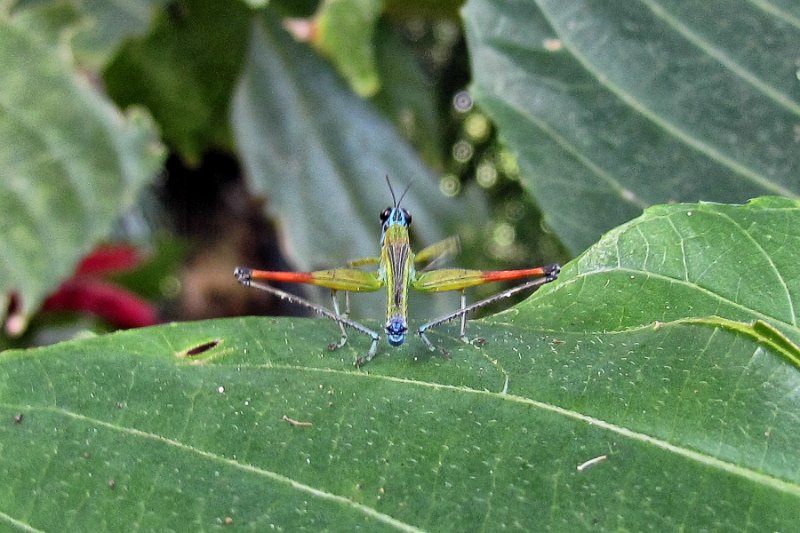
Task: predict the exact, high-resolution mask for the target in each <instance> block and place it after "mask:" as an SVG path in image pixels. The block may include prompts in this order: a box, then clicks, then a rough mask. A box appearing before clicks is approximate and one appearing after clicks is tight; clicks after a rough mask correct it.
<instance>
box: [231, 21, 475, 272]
mask: <svg viewBox="0 0 800 533" xmlns="http://www.w3.org/2000/svg"><path fill="white" fill-rule="evenodd" d="M232 125H233V130H234V133H235V136H236V140H237V146H238V148H239V151H240V154H241V156H242V160H243V162H244V166H245V169H246V172H247V175H248V178H249V181H250V183H251V186H252V188H253V189H254V190H255V191H257V192H259V193H263V194H264V195H265V196H266V197H267V198H268V201H269V204H268V205H267V208H268V210H269V211H270V212H271V213H272V214H273V215H277V218H278V220H279V223H280V228H281V230H282V231H283V232H284V234H285V235H286V236H288V238H287V239H286V242H287V243H290V244H291V248H290V249H289V250H288V252H289V253H290V257H291V259H292V260H293V262H294V263H295V264H296V265H297V266H298V267H299V268H300V269H303V270H307V269H312V268H320V267H326V268H327V267H330V266H332V265H333V266H340V265H343V264H344V263H345V262H346V261H348V260H350V259H354V258H359V257H374V256H376V255H378V253H379V246H380V244H379V235H380V222H379V219H378V215H379V214H380V212H381V211H382V210H383V209H384V208H385V207H387V206H389V205H391V203H392V200H391V195H390V192H389V189H388V187H387V185H386V180H385V176H386V175H387V174H388V175H389V177H390V178H391V179H392V182H393V184H394V189H395V192H396V194H397V195H398V197H399V195H400V194H401V193H402V191H403V190H404V189H405V188H406V186H408V185H409V184H411V188H410V189H409V191H408V193H407V194H406V196H405V197H404V200H403V205H404V206H405V207H406V208H407V209H408V210H409V211H410V212H411V213H412V215H413V219H414V222H413V226H412V231H413V236H414V237H415V243H416V244H415V245H416V247H417V249H419V248H422V247H424V246H426V245H428V244H432V243H433V242H435V241H437V240H439V239H443V238H445V237H448V236H450V235H453V234H459V233H462V232H461V231H459V229H461V228H462V227H464V226H470V227H474V226H476V225H480V224H481V223H482V222H485V221H486V219H487V218H486V217H487V215H486V208H485V206H484V203H483V201H482V200H481V199H480V198H479V195H478V194H475V191H468V192H469V194H464V195H462V196H460V197H459V198H456V199H452V198H446V197H445V196H444V195H443V194H442V193H440V192H439V191H438V190H437V189H438V188H437V182H436V180H435V179H434V177H433V175H432V174H431V172H430V171H429V170H428V169H427V168H426V167H425V165H424V164H423V163H422V161H421V160H420V158H419V156H418V155H417V154H416V153H415V152H414V151H413V150H412V148H411V147H410V145H409V143H408V142H407V141H406V140H405V139H404V138H403V137H402V136H401V135H400V134H399V133H398V132H397V130H396V129H395V128H394V126H393V125H392V124H391V123H390V122H389V121H388V120H387V119H386V118H384V117H383V116H382V115H381V114H380V113H379V112H378V111H377V109H375V107H374V106H373V105H372V104H371V103H369V102H366V101H364V100H361V99H360V98H358V97H357V96H356V95H355V94H353V93H352V91H351V90H350V89H349V88H348V86H347V84H346V83H345V82H344V81H343V80H342V79H341V78H340V77H339V76H338V75H337V74H336V73H335V71H334V70H333V68H332V67H331V66H330V65H329V64H328V63H326V62H325V61H324V60H323V59H321V58H320V57H319V56H318V55H317V54H316V53H315V52H314V51H313V50H312V49H311V48H310V47H309V46H307V45H305V44H301V43H297V42H295V41H294V40H293V39H292V38H291V37H290V36H289V34H288V33H287V32H286V31H285V30H284V29H283V28H282V27H281V26H280V24H279V21H278V20H277V18H276V17H275V16H274V14H273V13H272V12H270V11H267V12H266V13H265V14H264V15H263V16H262V17H260V18H259V20H258V21H257V22H256V23H255V24H254V26H253V31H252V38H251V41H250V47H249V53H248V57H247V59H246V62H245V67H244V71H243V73H242V76H241V79H240V83H239V86H238V88H237V91H236V95H235V97H234V104H233V113H232Z"/></svg>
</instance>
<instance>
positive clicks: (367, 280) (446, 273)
mask: <svg viewBox="0 0 800 533" xmlns="http://www.w3.org/2000/svg"><path fill="white" fill-rule="evenodd" d="M386 182H387V184H388V185H389V192H390V193H391V195H392V206H390V207H387V208H386V209H384V210H383V211H382V212H381V214H380V222H381V239H380V244H381V255H380V257H368V258H364V259H357V260H355V261H351V262H350V263H349V265H348V267H347V268H334V269H331V270H317V271H314V272H276V271H266V270H254V269H251V268H246V267H236V269H235V270H234V276H236V278H237V279H238V280H239V283H241V284H242V285H246V286H252V287H256V288H258V289H261V290H264V291H267V292H269V293H272V294H274V295H276V296H278V297H280V298H283V299H285V300H288V301H291V302H294V303H297V304H299V305H302V306H305V307H308V308H310V309H312V310H313V311H315V312H317V313H319V314H320V315H323V316H325V317H328V318H330V319H331V320H334V321H335V322H336V323H337V324H338V325H339V330H340V332H341V337H340V338H339V342H337V343H334V344H331V345H330V348H331V349H336V348H341V347H342V346H344V345H345V343H346V342H347V331H346V329H345V328H352V329H354V330H355V331H358V332H360V333H363V334H364V335H367V336H368V337H370V339H371V340H372V343H371V344H370V347H369V351H368V352H367V353H366V355H364V356H360V357H358V358H356V361H355V365H356V366H357V367H360V366H362V365H363V364H365V363H367V362H369V361H370V360H371V359H372V358H373V357H375V354H376V353H377V350H378V341H379V340H380V334H378V332H377V331H374V330H372V329H370V328H368V327H366V326H364V325H363V324H361V323H359V322H356V321H354V320H352V319H351V318H350V317H349V307H350V306H349V293H350V292H372V291H377V290H379V289H381V288H384V287H385V288H386V291H387V295H386V324H385V326H384V331H385V334H386V339H387V340H388V341H389V344H390V345H392V346H400V345H401V344H403V342H405V340H406V335H407V334H408V319H407V315H408V312H407V311H408V289H409V288H412V289H414V290H417V291H421V292H443V291H461V306H460V308H459V309H458V310H457V311H454V312H452V313H448V314H446V315H443V316H440V317H438V318H436V319H434V320H431V321H429V322H426V323H424V324H422V325H421V326H419V327H418V328H417V331H416V333H417V335H419V337H420V338H421V339H422V341H423V342H424V343H425V345H426V346H427V347H428V349H430V350H431V351H434V350H436V348H435V346H434V345H433V343H432V342H431V341H430V340H429V339H428V337H427V335H426V333H427V332H428V330H430V329H431V328H434V327H436V326H439V325H441V324H443V323H445V322H449V321H450V320H454V319H456V318H460V319H461V329H460V338H461V340H463V341H465V342H469V340H468V339H467V336H466V318H467V314H468V313H469V312H471V311H474V310H475V309H478V308H480V307H483V306H485V305H488V304H490V303H492V302H495V301H497V300H500V299H502V298H507V297H509V296H511V295H512V294H515V293H517V292H520V291H523V290H525V289H530V288H536V287H539V286H541V285H544V284H545V283H549V282H551V281H553V280H555V279H556V278H557V277H558V274H559V272H560V270H561V267H560V266H559V265H557V264H552V265H547V266H542V267H536V268H528V269H523V270H468V269H463V268H442V269H434V268H432V267H433V266H435V265H436V264H437V263H439V262H440V261H441V260H443V259H444V258H446V257H448V256H450V255H453V254H455V253H456V252H457V251H458V249H459V245H458V239H457V238H456V237H450V238H447V239H445V240H443V241H440V242H437V243H435V244H432V245H431V246H428V247H427V248H423V249H422V250H420V251H419V253H417V254H414V252H413V251H412V250H411V245H410V242H409V233H408V231H409V227H410V226H411V213H409V212H408V211H407V210H406V209H405V208H403V207H401V205H400V204H401V202H402V201H403V198H404V197H405V195H406V193H407V192H408V189H409V187H406V189H405V190H404V191H403V193H402V194H401V195H400V197H399V198H397V197H396V196H395V193H394V189H392V184H391V182H390V181H389V177H388V176H387V177H386ZM374 265H377V270H374V271H369V270H361V269H360V268H359V267H364V266H374ZM420 265H427V266H425V267H424V268H422V269H420V270H418V269H417V266H420ZM525 278H535V279H532V280H529V281H526V282H525V283H522V284H521V285H518V286H516V287H513V288H511V289H508V290H506V291H503V292H500V293H498V294H496V295H494V296H490V297H489V298H486V299H484V300H480V301H478V302H475V303H472V304H470V305H467V301H466V295H465V293H464V289H466V288H467V287H472V286H475V285H481V284H483V283H489V282H492V281H502V280H515V279H525ZM268 281H281V282H293V283H305V284H309V285H317V286H320V287H326V288H328V289H330V290H331V301H332V307H333V309H332V310H331V309H328V308H326V307H323V306H321V305H318V304H315V303H312V302H310V301H308V300H306V299H304V298H301V297H299V296H296V295H294V294H289V293H287V292H284V291H282V290H280V289H276V288H275V287H272V286H270V285H268V284H266V283H264V282H268ZM339 291H342V292H344V293H345V312H344V313H342V312H341V311H340V310H339V302H338V299H337V297H336V296H337V292H339Z"/></svg>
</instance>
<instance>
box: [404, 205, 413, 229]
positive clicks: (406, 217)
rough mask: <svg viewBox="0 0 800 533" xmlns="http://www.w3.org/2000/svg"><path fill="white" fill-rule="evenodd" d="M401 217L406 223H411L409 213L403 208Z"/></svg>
mask: <svg viewBox="0 0 800 533" xmlns="http://www.w3.org/2000/svg"><path fill="white" fill-rule="evenodd" d="M403 217H405V219H406V224H408V225H409V226H410V225H411V213H409V212H408V211H406V210H405V209H403Z"/></svg>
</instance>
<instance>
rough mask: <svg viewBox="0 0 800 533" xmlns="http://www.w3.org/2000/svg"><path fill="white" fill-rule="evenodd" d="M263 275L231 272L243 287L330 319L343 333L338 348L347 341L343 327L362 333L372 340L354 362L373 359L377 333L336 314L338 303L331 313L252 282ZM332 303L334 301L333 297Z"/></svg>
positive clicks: (237, 268)
mask: <svg viewBox="0 0 800 533" xmlns="http://www.w3.org/2000/svg"><path fill="white" fill-rule="evenodd" d="M265 274H266V273H265V272H264V271H254V270H252V269H249V268H245V267H236V269H235V270H234V271H233V275H234V276H236V279H237V280H238V281H239V283H241V284H242V285H245V286H248V287H255V288H257V289H261V290H262V291H266V292H268V293H271V294H274V295H275V296H277V297H279V298H281V299H283V300H286V301H289V302H292V303H296V304H298V305H302V306H304V307H307V308H308V309H311V310H312V311H314V312H315V313H317V314H320V315H322V316H324V317H326V318H330V319H331V320H333V321H334V322H336V323H337V324H339V328H340V329H341V330H342V333H343V338H342V339H341V340H340V341H339V343H340V344H339V346H344V343H345V342H346V341H347V335H346V333H345V331H344V328H345V327H349V328H352V329H354V330H356V331H358V332H359V333H363V334H364V335H366V336H368V337H369V338H370V339H371V340H372V343H371V344H370V347H369V351H368V352H367V355H366V356H364V357H358V358H357V359H356V361H355V364H356V366H361V365H362V364H364V363H365V362H367V361H369V360H370V359H372V358H373V357H375V353H376V352H377V350H378V340H379V339H380V335H378V333H377V332H375V331H373V330H371V329H369V328H368V327H366V326H364V325H363V324H360V323H358V322H356V321H354V320H350V319H349V318H347V317H344V316H342V315H340V314H339V312H338V303H336V304H334V309H335V310H336V312H334V311H331V310H329V309H326V308H325V307H323V306H321V305H317V304H315V303H313V302H310V301H308V300H306V299H305V298H301V297H300V296H296V295H294V294H290V293H288V292H285V291H282V290H280V289H276V288H275V287H272V286H271V285H267V284H266V283H261V282H259V281H255V280H254V278H255V277H258V276H259V275H260V277H261V278H262V279H264V278H266V275H265ZM334 301H335V297H334Z"/></svg>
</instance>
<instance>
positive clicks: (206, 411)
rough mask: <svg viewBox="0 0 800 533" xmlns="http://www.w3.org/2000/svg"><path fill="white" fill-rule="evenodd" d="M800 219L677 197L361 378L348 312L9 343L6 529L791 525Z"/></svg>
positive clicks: (787, 212)
mask: <svg viewBox="0 0 800 533" xmlns="http://www.w3.org/2000/svg"><path fill="white" fill-rule="evenodd" d="M690 213H691V214H690ZM799 218H800V206H798V204H797V202H792V201H788V200H783V199H775V198H762V199H759V200H758V201H756V202H752V203H750V204H748V205H746V206H722V205H715V204H695V205H691V206H690V205H674V206H658V207H654V208H652V209H649V210H648V211H647V212H646V213H645V214H644V215H643V216H642V217H641V218H640V219H637V220H635V221H633V222H631V223H629V224H627V225H625V226H622V227H620V228H617V229H616V230H614V231H612V232H611V233H609V235H608V236H606V237H605V238H604V239H603V240H602V241H601V242H599V243H598V244H597V245H595V246H594V247H592V248H591V249H590V250H588V251H587V252H586V253H585V254H584V255H583V256H581V257H579V258H578V259H577V260H576V261H575V262H573V263H571V264H569V265H566V267H565V269H564V271H563V273H562V276H561V278H559V280H558V281H557V282H555V283H553V284H551V285H548V286H545V287H544V288H543V289H541V290H540V291H538V292H537V293H535V294H534V296H533V297H532V298H530V299H528V300H527V301H526V302H525V303H523V304H522V305H520V306H518V307H517V308H514V309H512V310H510V311H507V312H505V313H503V314H500V315H496V316H495V317H493V318H492V319H490V320H485V321H479V322H474V323H471V324H470V329H469V333H470V334H471V335H473V336H475V335H477V336H479V337H481V338H483V339H485V341H486V342H485V344H483V345H482V346H479V345H480V344H481V343H475V344H463V343H461V342H460V341H458V340H457V339H456V338H455V337H456V333H457V329H458V328H457V325H453V326H450V327H446V328H444V329H443V330H441V331H439V332H438V333H436V334H434V335H432V337H433V340H434V341H435V342H436V344H437V345H438V346H439V347H440V348H441V349H445V350H447V351H448V352H449V356H448V357H447V358H445V357H442V356H441V355H440V354H438V353H431V352H428V351H426V350H425V348H424V346H423V345H422V343H420V342H413V341H414V340H416V339H411V340H410V341H409V342H407V343H406V344H404V345H403V346H402V347H400V348H397V349H392V348H390V347H388V345H386V344H385V343H382V344H381V346H380V351H379V355H378V357H377V358H376V359H375V360H373V361H372V362H371V363H369V365H367V366H365V367H364V368H362V369H360V370H358V369H355V368H353V366H352V361H353V358H354V357H355V356H356V355H358V354H362V353H363V352H364V351H365V350H366V348H367V345H368V341H367V340H366V339H364V338H359V337H356V336H354V337H353V338H352V339H351V343H350V344H348V345H347V347H345V348H343V349H341V350H340V351H338V352H329V351H328V350H327V349H326V345H327V344H328V342H330V341H331V340H334V339H335V338H337V335H338V334H337V328H336V326H335V325H334V324H332V323H330V322H326V321H320V320H311V319H293V320H290V319H262V318H244V319H232V320H218V321H211V322H202V323H190V324H180V325H169V326H160V327H156V328H148V329H142V330H138V331H127V332H121V333H117V334H114V335H109V336H103V337H97V338H93V339H86V340H82V341H75V342H69V343H64V344H61V345H57V346H53V347H49V348H42V349H37V350H30V351H7V352H3V354H2V355H0V420H5V422H4V423H2V424H0V449H2V454H0V477H2V479H4V480H5V483H3V484H2V485H0V521H4V522H5V523H7V524H10V525H12V526H17V527H19V528H23V527H30V528H34V529H40V530H47V529H53V528H68V529H70V530H93V531H96V530H98V529H107V530H118V529H119V528H121V527H122V528H128V529H130V528H135V529H148V530H149V529H169V528H186V527H191V528H194V529H204V528H211V527H214V526H216V525H222V524H226V523H231V524H233V525H236V526H241V527H247V528H252V529H255V530H261V529H268V528H273V527H274V528H280V529H285V530H303V529H312V528H314V529H315V530H320V529H332V530H353V529H355V528H359V527H360V528H364V529H368V530H370V531H382V530H387V531H389V530H391V531H395V530H401V531H465V530H475V529H481V528H482V529H486V530H502V529H520V530H526V531H531V530H544V529H555V530H575V529H587V528H591V529H594V530H598V531H605V530H620V529H624V530H632V531H633V530H644V529H655V530H679V529H682V530H687V531H689V530H691V531H696V530H733V529H735V530H742V531H784V530H791V529H793V527H794V525H795V524H797V523H798V520H800V475H799V474H798V472H800V468H798V466H800V459H798V457H797V454H796V450H797V449H798V446H799V445H800V418H799V417H798V416H797V413H798V412H799V408H800V396H799V395H798V391H800V371H799V369H798V366H797V363H796V361H794V360H792V359H791V356H795V357H796V355H797V353H798V348H797V346H796V342H797V338H798V334H797V333H798V332H797V326H796V323H797V313H796V311H792V312H789V311H787V310H786V306H785V302H787V301H788V300H791V301H794V297H795V293H794V292H792V291H795V290H796V287H797V285H798V283H797V282H798V277H799V276H798V271H797V266H796V263H794V262H793V261H792V259H791V258H792V256H793V253H794V252H793V250H795V249H797V242H796V241H797V240H798V238H800V236H799V235H798V234H797V232H796V228H797V227H800V224H798V222H800V220H798V219H799ZM722 251H725V252H727V253H721V252H722ZM728 263H735V264H736V267H737V268H736V269H734V272H730V269H729V268H727V264H728ZM684 265H685V266H684ZM765 265H766V266H767V268H766V270H765ZM711 273H714V276H713V279H712V278H711ZM753 273H760V274H761V276H760V277H758V278H753V277H752V276H751V274H753ZM737 276H738V278H737ZM717 279H719V281H716V280H717ZM737 279H738V280H739V281H737ZM753 279H756V280H757V283H758V285H756V286H754V287H750V286H749V282H750V281H751V280H753ZM670 280H671V281H670ZM784 285H785V286H787V287H789V293H788V295H787V292H786V290H785V288H784ZM658 286H661V289H660V290H659V289H658ZM734 287H738V290H733V289H734ZM673 291H674V292H673ZM759 292H760V295H759ZM420 320H421V319H420ZM754 320H756V322H755V323H754ZM759 321H760V322H759ZM412 323H417V324H418V323H419V321H416V320H415V321H412ZM370 324H372V323H370ZM45 487H46V488H47V490H46V491H45V489H44V488H45ZM74 509H79V510H80V511H79V512H72V511H71V510H74Z"/></svg>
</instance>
